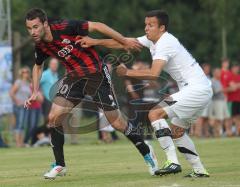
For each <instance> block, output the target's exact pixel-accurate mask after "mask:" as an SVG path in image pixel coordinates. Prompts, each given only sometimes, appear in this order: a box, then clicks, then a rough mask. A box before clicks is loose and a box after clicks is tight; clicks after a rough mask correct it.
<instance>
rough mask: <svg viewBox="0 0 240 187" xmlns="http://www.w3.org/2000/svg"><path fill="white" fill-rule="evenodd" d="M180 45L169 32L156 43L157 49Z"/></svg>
mask: <svg viewBox="0 0 240 187" xmlns="http://www.w3.org/2000/svg"><path fill="white" fill-rule="evenodd" d="M179 45H180V42H179V41H178V39H177V38H176V37H175V36H174V35H172V34H171V33H169V32H165V33H164V34H163V35H162V36H161V37H160V39H159V40H158V41H157V43H156V47H160V48H162V47H168V48H169V47H174V48H175V47H177V46H179Z"/></svg>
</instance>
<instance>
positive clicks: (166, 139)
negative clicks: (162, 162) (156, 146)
mask: <svg viewBox="0 0 240 187" xmlns="http://www.w3.org/2000/svg"><path fill="white" fill-rule="evenodd" d="M152 126H153V128H154V131H155V132H156V131H159V130H160V131H161V130H162V129H169V130H170V131H171V129H170V128H169V126H168V123H167V122H166V120H165V119H159V120H156V121H154V122H152ZM162 134H163V133H162ZM157 139H158V141H159V143H160V146H161V147H162V149H163V150H164V152H165V153H166V156H167V160H170V161H171V162H173V163H175V164H179V162H178V158H177V154H176V150H175V146H174V143H173V140H172V138H171V136H165V135H164V134H163V136H159V137H157Z"/></svg>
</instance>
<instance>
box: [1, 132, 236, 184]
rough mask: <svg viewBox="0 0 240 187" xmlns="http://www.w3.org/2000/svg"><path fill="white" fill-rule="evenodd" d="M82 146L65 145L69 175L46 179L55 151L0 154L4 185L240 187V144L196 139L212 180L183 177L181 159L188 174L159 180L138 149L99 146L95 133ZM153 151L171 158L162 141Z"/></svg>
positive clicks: (125, 144) (14, 150)
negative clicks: (149, 168) (152, 174)
mask: <svg viewBox="0 0 240 187" xmlns="http://www.w3.org/2000/svg"><path fill="white" fill-rule="evenodd" d="M79 142H80V143H79V145H66V146H65V159H66V163H67V166H68V173H67V176H65V177H58V178H57V179H55V180H50V181H49V180H45V179H43V177H42V176H43V174H44V172H45V171H46V170H47V169H48V168H49V165H50V163H51V161H52V160H53V156H52V151H51V148H50V147H42V148H24V149H20V148H18V149H17V148H9V149H0V186H4V187H5V186H41V187H42V186H58V187H59V186H68V187H72V186H78V187H80V186H84V187H93V186H94V187H95V186H104V187H112V186H113V187H130V186H131V187H133V186H137V187H148V186H149V187H185V186H189V187H207V186H209V187H240V139H239V138H221V139H194V142H195V144H196V147H197V150H198V152H199V153H200V155H201V159H202V161H203V163H204V164H205V166H206V168H207V169H208V171H209V173H210V174H211V177H210V178H201V179H187V178H183V176H184V175H185V174H187V173H188V172H189V171H190V170H191V168H190V166H189V165H188V163H187V162H186V161H185V160H184V158H183V155H181V154H178V155H179V159H180V162H181V163H182V168H183V172H182V173H180V174H176V175H170V176H163V177H156V176H155V177H153V176H150V175H149V174H148V170H147V167H146V166H145V163H144V161H143V159H142V157H141V156H140V154H138V152H137V150H136V149H135V148H134V146H133V145H131V143H130V142H128V141H127V140H126V139H125V138H124V137H121V140H120V141H118V142H115V143H113V144H103V143H99V142H97V141H96V138H95V133H93V134H88V135H82V136H81V137H80V140H79ZM153 147H154V149H155V151H156V153H157V157H158V160H159V163H160V165H162V164H163V162H164V161H165V156H164V153H163V152H162V150H160V147H159V144H158V142H157V141H156V140H154V142H153Z"/></svg>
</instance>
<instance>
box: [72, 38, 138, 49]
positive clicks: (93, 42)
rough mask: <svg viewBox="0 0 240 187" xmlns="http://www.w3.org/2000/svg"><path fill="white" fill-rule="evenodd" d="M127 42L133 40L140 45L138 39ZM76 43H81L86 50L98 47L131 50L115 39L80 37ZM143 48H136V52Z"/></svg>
mask: <svg viewBox="0 0 240 187" xmlns="http://www.w3.org/2000/svg"><path fill="white" fill-rule="evenodd" d="M126 40H129V41H130V40H132V42H136V43H138V41H137V39H135V38H126ZM76 43H79V44H80V45H81V46H82V47H84V48H87V47H91V46H97V45H98V46H103V47H106V48H111V49H125V50H129V49H128V48H127V47H126V46H124V45H122V44H121V43H119V42H117V41H116V40H113V39H94V38H91V37H89V36H85V37H81V36H79V37H77V40H76ZM137 45H138V44H137ZM141 47H142V46H141ZM141 47H139V48H135V50H139V51H140V50H141Z"/></svg>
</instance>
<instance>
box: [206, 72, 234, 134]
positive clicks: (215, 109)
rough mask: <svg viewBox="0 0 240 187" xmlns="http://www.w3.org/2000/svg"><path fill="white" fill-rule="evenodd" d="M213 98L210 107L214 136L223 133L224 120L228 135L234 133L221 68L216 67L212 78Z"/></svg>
mask: <svg viewBox="0 0 240 187" xmlns="http://www.w3.org/2000/svg"><path fill="white" fill-rule="evenodd" d="M212 88H213V98H212V104H211V107H210V119H211V126H212V132H213V136H214V137H220V136H221V135H222V132H223V131H222V130H223V128H222V122H225V123H224V125H225V133H226V135H227V136H231V135H232V127H231V123H228V122H229V120H228V119H229V118H230V114H229V111H228V108H227V100H226V97H225V95H224V90H223V87H222V84H221V69H220V68H215V69H214V70H213V78H212Z"/></svg>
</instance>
